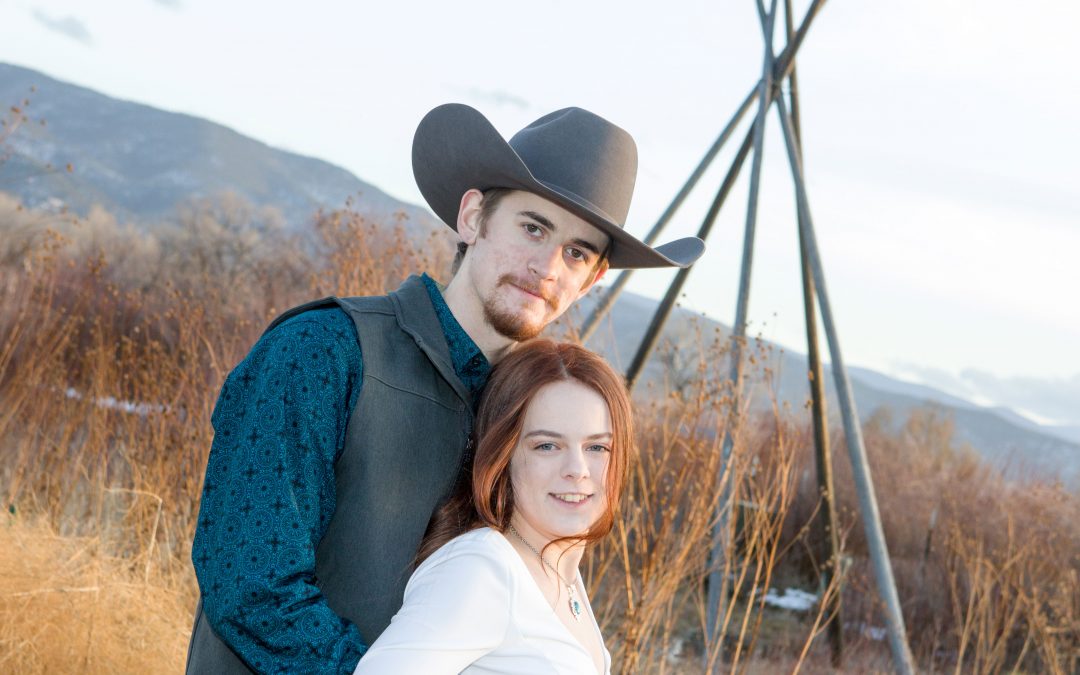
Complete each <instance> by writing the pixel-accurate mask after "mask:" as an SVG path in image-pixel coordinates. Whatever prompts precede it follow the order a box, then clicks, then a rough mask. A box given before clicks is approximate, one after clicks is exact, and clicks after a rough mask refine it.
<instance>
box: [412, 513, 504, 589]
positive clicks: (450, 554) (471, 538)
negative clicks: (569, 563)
mask: <svg viewBox="0 0 1080 675" xmlns="http://www.w3.org/2000/svg"><path fill="white" fill-rule="evenodd" d="M508 552H509V553H510V554H512V555H517V554H516V553H515V552H514V549H513V548H512V547H511V546H510V544H509V542H507V541H506V539H505V538H504V537H503V536H502V535H501V534H500V533H499V532H497V531H495V530H492V529H490V528H487V527H483V528H479V529H476V530H471V531H469V532H466V533H465V534H462V535H459V536H457V537H455V538H453V539H451V540H450V541H448V542H446V543H445V544H443V545H442V546H441V547H440V548H439V549H438V550H436V551H435V552H434V553H432V554H431V555H430V556H429V557H428V558H427V560H425V561H424V562H423V563H421V564H420V566H419V567H417V568H416V571H415V572H413V575H412V577H411V578H410V579H409V582H408V584H407V585H406V588H405V594H406V596H409V595H427V594H428V593H432V592H436V593H439V594H446V593H450V594H455V595H461V594H463V595H478V596H486V597H488V598H500V597H501V598H504V600H503V602H505V601H506V600H505V599H509V598H510V597H513V596H514V595H515V588H516V587H517V582H516V580H515V577H514V567H513V559H512V558H510V557H509V555H507V553H508ZM450 589H453V590H450Z"/></svg>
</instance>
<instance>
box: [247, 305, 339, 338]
mask: <svg viewBox="0 0 1080 675" xmlns="http://www.w3.org/2000/svg"><path fill="white" fill-rule="evenodd" d="M270 336H274V337H275V338H276V339H281V338H296V337H299V338H307V337H312V338H314V339H325V338H326V337H328V336H330V337H336V338H338V339H341V340H344V339H347V338H349V339H352V340H355V339H356V327H355V326H353V322H352V320H351V319H350V318H349V315H348V314H347V313H346V312H345V310H344V309H343V308H342V307H340V306H338V305H336V304H325V305H323V304H319V305H313V306H311V307H306V308H305V309H303V310H302V311H300V312H296V313H295V314H292V315H291V316H289V317H287V318H284V319H282V320H281V321H276V322H274V323H273V324H271V326H270V327H269V328H268V329H267V331H266V333H265V334H264V335H263V338H269V337H270Z"/></svg>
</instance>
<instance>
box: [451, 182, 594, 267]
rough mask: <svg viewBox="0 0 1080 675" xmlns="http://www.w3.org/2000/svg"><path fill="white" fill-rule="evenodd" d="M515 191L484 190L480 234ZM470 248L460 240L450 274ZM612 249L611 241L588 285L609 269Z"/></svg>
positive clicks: (509, 189)
mask: <svg viewBox="0 0 1080 675" xmlns="http://www.w3.org/2000/svg"><path fill="white" fill-rule="evenodd" d="M511 192H513V190H512V189H511V188H491V189H490V190H486V191H484V197H483V199H481V200H480V222H479V232H478V234H479V236H481V237H483V236H484V235H485V234H487V223H488V219H489V218H491V215H492V214H493V213H495V209H497V208H499V202H501V201H502V199H503V197H505V196H506V195H508V194H510V193H511ZM468 250H469V245H468V244H466V243H465V242H463V241H459V242H458V245H457V253H456V254H454V263H453V265H452V266H451V268H450V275H451V276H453V275H455V274H457V273H458V269H460V268H461V262H462V261H463V260H465V252H466V251H468ZM610 251H611V243H610V242H609V243H608V245H607V248H605V249H604V250H603V252H601V253H600V258H599V259H598V260H597V261H596V265H595V266H594V267H593V273H592V274H591V275H589V280H588V281H587V282H586V285H589V284H591V283H592V282H593V281H595V280H596V279H597V278H598V277H599V276H600V275H601V274H603V273H604V272H606V271H607V268H608V253H609V252H610Z"/></svg>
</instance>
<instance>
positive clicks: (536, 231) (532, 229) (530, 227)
mask: <svg viewBox="0 0 1080 675" xmlns="http://www.w3.org/2000/svg"><path fill="white" fill-rule="evenodd" d="M525 231H526V232H528V233H529V234H531V235H533V236H534V237H538V236H540V234H541V233H542V232H543V230H541V229H540V226H539V225H537V224H536V223H525Z"/></svg>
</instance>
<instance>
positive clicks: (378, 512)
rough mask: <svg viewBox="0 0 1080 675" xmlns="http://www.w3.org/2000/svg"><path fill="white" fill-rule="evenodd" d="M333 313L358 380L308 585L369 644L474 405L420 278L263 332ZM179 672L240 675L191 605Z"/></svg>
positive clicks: (408, 568) (446, 480)
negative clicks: (348, 321) (355, 349)
mask: <svg viewBox="0 0 1080 675" xmlns="http://www.w3.org/2000/svg"><path fill="white" fill-rule="evenodd" d="M335 304H336V305H338V306H340V307H341V308H342V309H344V310H345V311H346V312H347V313H348V314H349V315H350V316H351V317H352V319H353V322H354V323H355V324H356V330H357V334H358V337H359V341H360V346H361V354H362V357H363V364H364V366H363V367H364V374H363V383H362V386H361V389H360V395H359V399H358V400H357V403H356V408H355V409H354V410H353V413H352V416H351V417H350V418H349V423H348V427H347V429H346V437H345V447H344V449H343V450H342V453H341V455H340V456H339V457H338V460H337V463H336V465H335V467H334V475H335V484H336V489H337V509H336V510H335V511H334V515H333V517H332V518H331V520H330V524H329V525H328V526H327V529H326V534H324V535H323V538H322V541H320V543H319V546H318V549H317V550H316V554H315V576H316V579H317V581H316V583H317V584H318V586H319V588H320V589H321V590H322V593H323V595H324V596H325V597H326V600H327V602H328V603H329V605H330V607H331V608H332V609H333V610H334V611H335V612H336V613H337V614H338V615H339V616H341V617H344V618H346V619H348V620H349V621H352V622H353V623H354V624H356V626H357V627H358V628H359V629H360V635H361V636H363V638H364V640H365V641H366V642H367V643H368V644H371V643H372V642H374V641H375V639H376V638H377V637H379V635H380V634H381V633H382V632H383V630H384V629H385V628H386V626H387V625H389V623H390V619H391V617H393V615H394V614H395V613H396V612H397V610H398V609H400V607H401V599H402V596H403V595H404V592H405V583H406V582H407V581H408V579H409V575H410V574H411V573H412V570H413V560H414V557H415V555H416V551H417V549H418V548H419V546H420V540H421V539H422V538H423V536H424V531H425V530H426V528H427V525H428V521H429V520H430V519H431V514H432V513H433V512H434V511H435V509H436V508H437V507H438V506H439V505H440V504H441V503H442V502H443V501H444V500H445V498H446V497H447V496H449V493H450V491H451V489H452V488H453V486H454V482H455V480H456V479H457V476H458V474H459V471H460V467H461V465H462V461H463V455H464V449H465V445H466V442H467V440H468V437H469V433H470V432H471V430H472V401H471V397H470V395H469V392H468V391H467V390H466V389H465V386H464V385H462V383H461V381H460V380H459V379H458V377H457V375H456V374H455V373H454V368H453V365H452V364H451V361H450V351H449V347H447V344H446V337H445V335H444V333H443V330H442V326H441V324H440V323H439V319H438V317H437V316H436V314H435V310H434V308H433V307H432V305H431V299H430V297H429V296H428V293H427V289H426V288H425V286H424V283H423V281H421V280H420V278H419V277H416V276H413V277H410V278H409V279H408V280H406V281H405V283H404V284H402V285H401V287H400V288H398V290H397V291H395V292H393V293H390V294H389V295H388V296H383V297H371V298H344V299H343V298H327V299H325V300H319V301H316V302H312V303H308V304H306V305H302V306H300V307H296V308H294V309H292V310H289V311H288V312H285V313H284V314H282V315H281V316H279V317H278V318H277V319H276V320H275V321H274V322H273V323H272V324H271V325H270V328H268V329H267V330H271V329H272V328H274V326H276V325H278V324H279V323H281V322H282V321H284V320H286V319H288V318H289V317H292V316H295V315H296V314H299V313H300V312H303V311H306V310H309V309H314V308H317V307H330V306H333V305H335ZM327 665H329V664H327ZM187 672H188V673H199V674H202V673H212V674H214V675H217V674H218V673H247V672H250V671H249V669H248V668H247V667H246V666H245V665H244V663H243V662H242V661H241V660H240V659H239V658H238V657H237V656H236V655H235V654H234V653H233V651H232V650H231V649H229V647H228V646H226V645H225V643H224V642H222V641H221V640H220V639H219V638H218V637H217V635H216V634H215V633H214V632H213V630H212V629H211V628H210V625H209V622H208V621H207V620H206V619H205V617H204V615H203V611H202V601H201V600H200V602H199V606H198V607H197V608H196V613H195V626H194V628H193V629H192V636H191V644H190V646H189V647H188V665H187Z"/></svg>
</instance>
